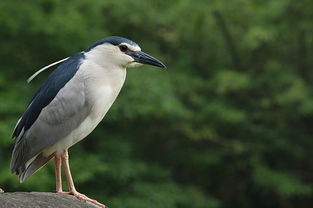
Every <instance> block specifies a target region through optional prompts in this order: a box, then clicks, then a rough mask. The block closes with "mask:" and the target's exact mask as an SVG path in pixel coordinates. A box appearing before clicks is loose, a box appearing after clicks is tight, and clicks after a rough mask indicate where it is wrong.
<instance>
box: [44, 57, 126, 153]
mask: <svg viewBox="0 0 313 208" xmlns="http://www.w3.org/2000/svg"><path fill="white" fill-rule="evenodd" d="M96 55H97V54H96ZM93 56H94V54H86V59H85V60H87V61H84V63H83V64H82V65H81V66H80V69H79V71H78V72H77V74H76V75H75V76H82V77H83V80H84V81H85V86H86V89H85V90H86V92H85V93H86V98H87V101H88V103H90V104H91V106H92V107H91V112H90V114H89V115H88V116H87V117H86V119H85V120H84V121H83V122H82V123H81V124H80V125H79V126H78V127H77V128H76V129H75V130H74V131H72V133H71V134H69V135H68V136H66V137H65V138H63V139H60V140H59V142H57V143H56V144H54V145H53V146H51V147H49V148H46V149H45V150H44V151H43V154H44V155H50V154H52V153H53V152H59V153H61V152H63V151H64V149H67V148H69V147H71V146H72V145H74V144H75V143H77V142H79V141H80V140H82V139H83V138H85V137H86V136H87V135H88V134H90V133H91V132H92V131H93V130H94V129H95V128H96V126H97V125H98V124H99V122H100V121H101V120H102V119H103V117H104V116H105V114H106V113H107V112H108V110H109V109H110V107H111V106H112V104H113V102H114V101H115V99H116V97H117V96H118V94H119V92H120V90H121V88H122V86H123V84H124V81H125V78H126V69H125V68H118V67H112V66H111V67H110V66H108V65H105V64H104V63H107V62H105V60H101V62H99V61H94V60H95V59H94V58H93ZM97 58H99V57H97ZM97 60H98V59H97ZM102 63H103V64H102ZM74 78H75V77H73V79H74Z"/></svg>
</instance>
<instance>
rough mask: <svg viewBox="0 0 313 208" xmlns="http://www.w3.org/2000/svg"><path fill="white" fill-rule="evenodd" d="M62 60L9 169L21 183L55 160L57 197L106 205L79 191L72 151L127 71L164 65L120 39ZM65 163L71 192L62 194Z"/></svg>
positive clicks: (20, 125)
mask: <svg viewBox="0 0 313 208" xmlns="http://www.w3.org/2000/svg"><path fill="white" fill-rule="evenodd" d="M59 62H63V63H62V64H61V65H60V66H58V67H57V68H56V69H55V70H54V71H53V72H52V73H51V74H50V75H49V77H48V78H47V79H46V81H45V82H44V83H43V84H42V86H41V87H40V88H39V90H38V91H37V92H36V93H35V95H34V96H33V98H32V99H31V101H30V103H29V105H28V106H27V108H26V111H25V112H24V113H23V115H22V117H21V118H20V119H19V121H18V122H17V124H16V127H15V129H14V132H13V138H15V139H16V143H15V147H14V150H13V154H12V161H11V171H12V172H13V173H15V174H17V175H18V176H19V179H20V181H21V182H23V181H25V180H26V179H27V178H28V177H29V176H31V175H32V174H33V173H34V172H36V171H37V170H38V169H39V168H41V167H42V166H44V165H45V164H46V163H47V162H48V161H49V160H50V159H52V158H53V157H54V159H55V175H56V192H57V193H68V194H72V195H74V196H76V197H77V198H79V199H81V200H85V201H89V202H92V203H94V204H97V205H98V206H101V207H105V206H104V205H102V204H100V203H99V202H97V201H95V200H93V199H90V198H88V197H86V196H85V195H83V194H81V193H79V192H77V191H76V189H75V186H74V183H73V179H72V176H71V172H70V168H69V162H68V148H70V147H71V146H72V145H74V144H75V143H77V142H79V141H80V140H82V139H83V138H85V137H86V136H87V135H88V134H90V133H91V132H92V131H93V129H94V128H96V126H97V125H98V123H99V122H100V121H101V120H102V119H103V117H104V116H105V114H106V113H107V112H108V110H109V108H110V107H111V105H112V104H113V102H114V100H115V99H116V97H117V95H118V94H119V92H120V90H121V88H122V86H123V84H124V81H125V77H126V68H127V67H135V66H139V65H142V64H149V65H154V66H157V67H162V68H164V67H165V65H164V64H163V63H162V62H160V61H159V60H157V59H156V58H154V57H152V56H150V55H148V54H146V53H144V52H142V51H141V49H140V47H139V46H138V45H137V44H136V43H134V42H133V41H131V40H128V39H126V38H122V37H116V36H113V37H108V38H104V39H102V40H99V41H97V42H96V43H95V44H93V45H92V46H90V47H89V48H87V49H86V50H84V51H82V52H79V53H77V54H75V55H73V56H71V57H69V58H66V59H63V60H61V61H59ZM59 62H56V63H59ZM56 63H55V64H56ZM52 65H54V64H52ZM52 65H49V66H52ZM49 66H48V67H49ZM45 68H47V67H45ZM45 68H44V69H45ZM41 71H42V70H41ZM32 78H33V77H32ZM61 165H63V168H64V171H65V174H66V179H67V183H68V187H69V192H63V191H62V178H61Z"/></svg>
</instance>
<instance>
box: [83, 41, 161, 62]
mask: <svg viewBox="0 0 313 208" xmlns="http://www.w3.org/2000/svg"><path fill="white" fill-rule="evenodd" d="M85 52H87V53H88V52H90V53H95V54H97V55H100V56H101V57H105V58H106V61H109V62H110V63H111V64H115V65H118V66H121V67H123V68H127V67H136V66H141V65H143V64H149V65H153V66H157V67H161V68H165V65H164V64H163V63H162V62H161V61H159V60H158V59H156V58H154V57H153V56H150V55H149V54H147V53H145V52H143V51H141V48H140V47H139V46H138V44H137V43H135V42H133V41H131V40H128V39H126V38H122V37H118V36H111V37H107V38H104V39H102V40H99V41H97V42H96V43H94V44H93V45H92V46H90V47H89V48H87V49H86V50H85Z"/></svg>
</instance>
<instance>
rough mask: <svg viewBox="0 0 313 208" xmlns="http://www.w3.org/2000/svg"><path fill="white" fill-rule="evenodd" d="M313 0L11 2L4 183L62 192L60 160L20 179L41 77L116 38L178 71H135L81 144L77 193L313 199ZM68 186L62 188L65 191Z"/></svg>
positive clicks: (213, 201) (3, 105)
mask: <svg viewBox="0 0 313 208" xmlns="http://www.w3.org/2000/svg"><path fill="white" fill-rule="evenodd" d="M312 9H313V2H312V1H311V0H302V1H291V0H275V1H270V0H265V1H256V0H255V1H249V0H232V1H227V0H214V1H205V0H198V1H191V0H175V1H152V0H145V1H144V0H137V1H131V2H130V1H126V0H107V1H101V0H95V1H88V0H75V1H74V0H70V1H61V0H45V1H40V0H33V1H21V0H15V1H8V0H4V1H0V10H1V12H0V40H1V41H0V49H1V50H0V57H1V69H0V97H1V102H0V152H1V155H0V156H1V157H0V164H1V166H0V187H1V188H3V189H4V190H6V191H53V190H54V170H53V164H52V163H50V164H48V165H47V166H46V167H45V168H43V169H41V170H40V171H38V172H37V173H36V174H35V175H34V176H32V177H30V178H29V180H27V181H26V182H25V183H23V184H20V183H19V182H18V180H17V178H16V176H14V175H13V174H11V173H10V172H9V163H10V157H11V151H12V148H13V145H14V141H12V140H11V139H10V137H11V132H12V130H13V128H14V125H15V123H16V121H17V120H18V118H19V116H21V114H22V113H23V111H24V110H25V106H26V105H27V102H29V99H30V98H31V96H32V94H33V93H34V91H35V89H36V88H38V87H39V86H40V83H41V82H42V81H43V80H44V78H45V77H46V76H47V75H48V72H44V73H43V74H42V75H40V76H39V77H37V78H36V79H35V80H34V81H33V82H32V83H31V84H29V85H28V84H27V83H26V81H25V80H26V79H27V78H28V77H29V76H30V75H31V74H32V73H33V72H35V71H36V70H37V69H39V68H41V67H42V66H45V65H47V64H49V63H51V62H54V61H56V60H60V59H62V58H64V57H67V56H69V55H70V54H73V53H75V52H77V51H80V50H83V49H84V48H85V47H87V46H88V45H90V44H92V43H93V42H94V41H96V40H98V39H100V38H103V37H105V36H109V35H119V36H124V37H128V38H130V39H132V40H134V41H136V42H137V43H139V44H140V46H141V48H142V49H143V50H144V51H146V52H148V53H151V54H153V55H154V56H156V57H158V58H159V59H160V60H162V61H164V63H166V65H167V67H168V68H167V69H165V70H159V69H156V68H152V67H150V66H144V67H141V68H138V69H129V70H128V76H127V79H126V83H125V86H124V88H123V90H122V92H121V93H120V96H119V97H118V99H117V100H116V102H115V103H114V105H113V107H112V109H111V110H110V111H109V113H108V114H107V115H106V117H105V119H104V121H103V122H102V123H101V124H100V125H99V127H98V128H97V129H96V130H95V131H94V132H93V133H92V134H91V135H90V136H88V138H86V139H85V140H84V141H82V142H80V143H79V144H77V145H75V146H74V147H72V148H71V149H70V158H71V160H70V162H71V167H72V172H73V176H74V179H75V182H76V184H77V189H78V190H79V191H81V192H83V193H86V194H87V195H89V196H90V197H94V198H96V199H97V200H99V201H102V202H104V203H105V204H106V205H108V206H110V207H125V208H141V207H151V208H159V207H162V208H163V207H165V208H174V207H179V208H184V207H194V208H198V207H199V208H203V207H207V208H217V207H231V208H233V207H240V208H242V207H256V208H257V207H298V208H302V207H303V208H306V207H309V206H310V204H312V203H313V198H312V194H313V187H312V186H313V177H312V173H313V162H312V156H313V154H312V149H313V140H312V135H313V130H312V124H313V85H312V83H313V72H312V71H311V69H312V68H313V65H312V63H313V62H312V58H311V57H313V25H312ZM64 185H65V183H64Z"/></svg>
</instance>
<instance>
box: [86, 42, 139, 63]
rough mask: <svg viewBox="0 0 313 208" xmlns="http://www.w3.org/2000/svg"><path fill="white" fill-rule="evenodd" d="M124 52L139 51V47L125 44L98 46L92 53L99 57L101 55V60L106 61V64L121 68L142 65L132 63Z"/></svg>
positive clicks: (130, 58)
mask: <svg viewBox="0 0 313 208" xmlns="http://www.w3.org/2000/svg"><path fill="white" fill-rule="evenodd" d="M126 50H128V51H141V48H140V47H139V46H132V45H129V44H127V43H121V44H120V45H117V46H114V45H112V44H109V43H108V44H103V45H99V46H97V47H96V48H95V49H93V50H92V51H96V53H99V55H101V56H102V58H103V59H106V61H107V62H110V64H114V65H117V66H120V67H123V68H127V67H137V66H141V65H142V64H140V63H137V62H134V59H133V58H132V57H131V56H129V55H127V54H126V53H125V51H126ZM92 51H91V52H92Z"/></svg>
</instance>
